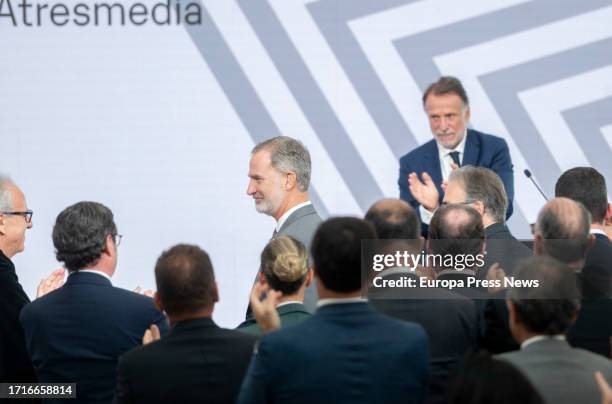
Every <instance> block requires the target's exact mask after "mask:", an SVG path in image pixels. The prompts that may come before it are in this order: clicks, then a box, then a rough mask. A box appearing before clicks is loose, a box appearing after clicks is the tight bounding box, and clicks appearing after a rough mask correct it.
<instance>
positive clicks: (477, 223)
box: [429, 204, 484, 255]
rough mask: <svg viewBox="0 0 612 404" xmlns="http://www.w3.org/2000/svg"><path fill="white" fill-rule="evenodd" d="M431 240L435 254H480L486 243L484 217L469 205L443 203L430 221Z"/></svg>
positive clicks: (431, 248)
mask: <svg viewBox="0 0 612 404" xmlns="http://www.w3.org/2000/svg"><path fill="white" fill-rule="evenodd" d="M429 240H430V241H429V246H430V250H431V252H432V253H434V254H442V255H444V254H452V255H457V254H472V255H476V254H480V253H481V251H482V247H483V244H484V226H483V224H482V217H481V216H480V214H479V213H478V211H476V209H474V208H472V207H470V206H467V205H460V204H448V205H442V206H441V207H440V208H439V209H438V210H436V213H434V215H433V217H432V218H431V221H430V223H429ZM458 241H461V242H458Z"/></svg>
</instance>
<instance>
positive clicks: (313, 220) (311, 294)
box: [277, 204, 323, 313]
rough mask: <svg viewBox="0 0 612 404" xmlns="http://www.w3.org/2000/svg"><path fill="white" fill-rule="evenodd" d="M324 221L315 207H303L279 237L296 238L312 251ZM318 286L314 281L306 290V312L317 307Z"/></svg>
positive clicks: (290, 217) (285, 224) (288, 222)
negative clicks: (313, 242)
mask: <svg viewBox="0 0 612 404" xmlns="http://www.w3.org/2000/svg"><path fill="white" fill-rule="evenodd" d="M322 221H323V220H322V219H321V216H319V214H318V213H317V211H316V210H315V208H314V205H312V204H310V205H306V206H302V207H301V208H299V209H298V210H296V211H295V212H293V213H292V214H291V215H289V217H288V218H287V220H285V222H284V223H283V225H282V226H281V228H280V229H279V231H278V233H277V235H283V234H284V235H287V236H291V237H293V238H295V239H296V240H298V241H299V242H301V243H302V244H304V246H305V247H306V251H310V243H311V242H312V238H313V237H314V234H315V231H317V228H318V227H319V225H320V224H321V222H322ZM318 297H319V296H318V294H317V285H316V281H315V280H314V279H313V281H312V283H311V284H310V286H309V287H307V288H306V292H305V294H304V306H305V307H306V310H308V311H309V312H311V313H314V311H315V309H316V307H317V300H318Z"/></svg>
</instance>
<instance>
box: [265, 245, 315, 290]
mask: <svg viewBox="0 0 612 404" xmlns="http://www.w3.org/2000/svg"><path fill="white" fill-rule="evenodd" d="M261 272H262V273H263V275H264V277H265V278H266V281H267V282H268V283H269V284H270V287H271V288H272V289H274V290H277V291H279V292H281V293H282V294H283V295H292V294H294V293H296V292H297V291H298V290H299V289H300V287H302V285H303V284H304V282H305V281H306V276H307V275H308V251H306V247H304V244H302V243H300V242H299V241H298V240H296V239H294V238H293V237H291V236H287V235H282V236H278V237H275V238H273V239H272V240H270V241H269V242H268V244H267V245H266V246H265V247H264V249H263V251H262V252H261Z"/></svg>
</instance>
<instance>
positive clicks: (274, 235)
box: [272, 229, 278, 238]
mask: <svg viewBox="0 0 612 404" xmlns="http://www.w3.org/2000/svg"><path fill="white" fill-rule="evenodd" d="M277 234H278V232H277V231H276V229H274V231H273V232H272V238H274V237H276V235H277Z"/></svg>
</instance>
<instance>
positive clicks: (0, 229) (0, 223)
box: [0, 214, 6, 235]
mask: <svg viewBox="0 0 612 404" xmlns="http://www.w3.org/2000/svg"><path fill="white" fill-rule="evenodd" d="M0 234H2V235H4V234H6V217H5V216H4V215H3V214H0Z"/></svg>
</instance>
